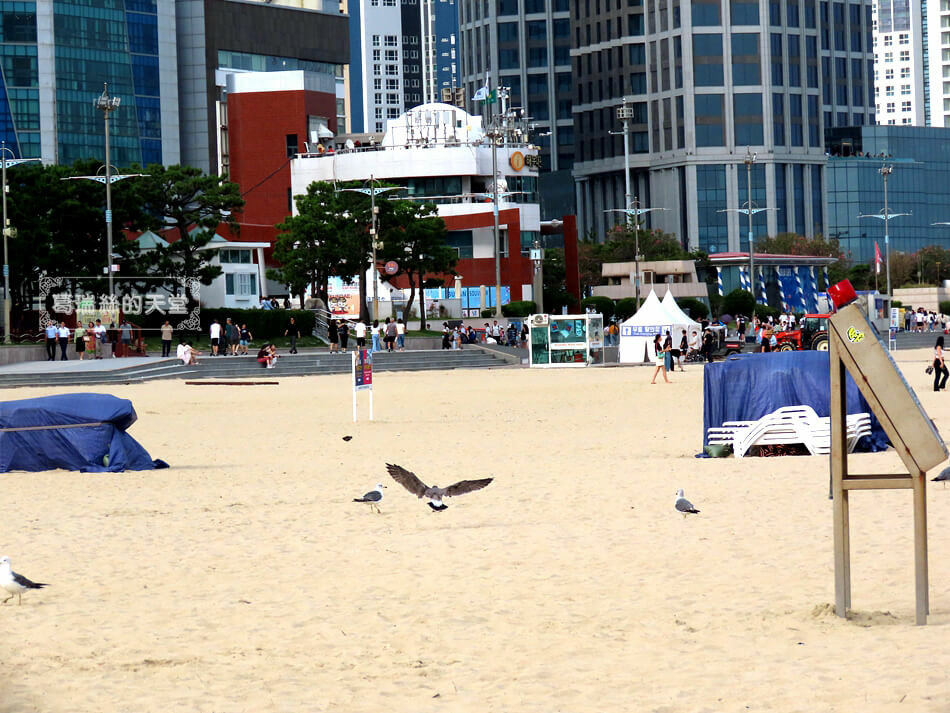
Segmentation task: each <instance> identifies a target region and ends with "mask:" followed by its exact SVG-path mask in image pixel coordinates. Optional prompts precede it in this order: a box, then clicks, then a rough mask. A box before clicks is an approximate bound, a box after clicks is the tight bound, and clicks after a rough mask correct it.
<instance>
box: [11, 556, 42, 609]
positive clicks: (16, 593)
mask: <svg viewBox="0 0 950 713" xmlns="http://www.w3.org/2000/svg"><path fill="white" fill-rule="evenodd" d="M46 586H48V585H46V584H40V583H39V582H31V581H30V580H28V579H27V578H26V577H24V576H23V575H22V574H17V573H16V572H14V571H13V570H12V569H10V558H9V557H7V556H6V555H4V556H3V557H0V589H3V590H4V591H6V592H8V593H9V594H10V596H9V597H7V598H6V599H4V600H3V601H2V602H0V604H6V603H7V602H8V601H10V600H11V599H13V597H17V606H19V605H20V604H22V603H23V592H25V591H26V590H27V589H42V588H43V587H46Z"/></svg>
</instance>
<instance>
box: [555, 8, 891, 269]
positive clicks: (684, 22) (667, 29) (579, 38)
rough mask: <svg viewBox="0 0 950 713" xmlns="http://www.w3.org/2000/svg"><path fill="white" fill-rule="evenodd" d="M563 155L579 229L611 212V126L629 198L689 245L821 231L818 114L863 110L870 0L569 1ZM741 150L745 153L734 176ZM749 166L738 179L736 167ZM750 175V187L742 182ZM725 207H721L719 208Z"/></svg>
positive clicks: (830, 120) (614, 165)
mask: <svg viewBox="0 0 950 713" xmlns="http://www.w3.org/2000/svg"><path fill="white" fill-rule="evenodd" d="M572 7H573V13H572V31H573V34H574V49H573V50H572V52H571V54H572V59H573V61H574V78H575V82H576V89H575V97H574V128H575V136H576V139H575V162H574V177H575V179H576V180H577V189H576V190H577V206H578V221H579V223H580V229H581V231H582V232H585V233H586V232H589V231H592V232H593V233H594V234H595V235H597V236H603V234H604V231H605V230H606V229H607V228H608V227H609V226H610V225H612V224H614V223H616V222H619V220H620V219H622V214H619V213H608V212H606V211H608V210H610V209H616V208H622V207H624V200H625V198H624V193H625V186H624V171H625V161H624V153H623V136H621V135H616V134H617V133H618V132H620V130H621V128H622V127H621V123H620V121H619V120H618V118H617V114H616V112H617V109H618V108H619V107H620V106H621V105H623V104H624V103H626V104H627V107H628V109H629V110H630V114H631V116H632V119H631V127H630V136H629V142H630V155H629V156H628V157H627V160H628V161H629V164H630V172H631V175H632V189H631V193H632V196H635V197H637V198H639V200H640V203H641V205H642V206H645V207H651V208H666V209H667V210H666V211H664V212H656V213H651V214H650V219H651V220H650V223H651V224H652V226H653V227H657V228H660V229H662V230H665V231H667V232H670V233H674V234H676V235H677V236H679V237H680V239H681V241H682V243H683V244H684V246H686V247H688V248H689V249H695V248H699V249H702V250H705V251H707V252H710V253H713V252H723V251H736V250H747V249H748V227H747V218H746V216H745V215H741V214H739V213H737V212H735V209H737V208H741V207H742V206H743V204H745V203H746V202H747V201H748V200H749V198H750V197H751V200H752V201H753V207H755V208H766V209H767V210H764V211H762V212H760V213H757V214H756V215H755V218H754V225H753V234H754V235H755V236H764V235H766V234H768V235H775V234H777V233H781V232H786V231H794V232H798V233H801V234H804V235H809V236H810V235H814V234H816V233H820V232H823V228H824V225H825V217H824V212H823V207H824V201H823V193H824V188H825V177H824V171H823V167H824V165H825V159H826V157H825V146H824V141H823V130H824V128H825V127H829V126H844V125H862V124H865V123H873V122H874V118H875V117H874V109H873V106H874V92H873V79H872V77H873V52H872V29H871V3H870V2H869V1H868V0H862V1H861V2H826V1H824V0H731V1H730V2H725V1H723V0H626V2H623V3H621V4H620V5H619V6H618V5H617V4H616V3H612V2H610V1H609V0H578V2H576V3H574V5H573V6H572ZM747 150H750V151H751V152H752V153H754V154H755V156H756V160H755V163H754V164H752V167H751V175H749V173H747V168H746V165H745V162H744V158H745V156H746V152H747ZM750 179H751V180H750ZM749 184H751V185H749ZM727 209H732V212H722V211H724V210H727Z"/></svg>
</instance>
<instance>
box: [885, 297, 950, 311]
mask: <svg viewBox="0 0 950 713" xmlns="http://www.w3.org/2000/svg"><path fill="white" fill-rule="evenodd" d="M947 304H950V302H948V303H947ZM903 306H904V303H903V302H901V301H900V300H891V307H903ZM944 314H947V313H946V312H945V313H944Z"/></svg>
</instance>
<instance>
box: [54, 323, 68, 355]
mask: <svg viewBox="0 0 950 713" xmlns="http://www.w3.org/2000/svg"><path fill="white" fill-rule="evenodd" d="M56 336H57V337H58V338H59V351H60V352H61V353H62V356H60V358H59V360H60V361H69V357H67V356H66V350H67V349H68V348H69V327H67V326H66V323H65V322H60V323H59V329H58V330H57V331H56Z"/></svg>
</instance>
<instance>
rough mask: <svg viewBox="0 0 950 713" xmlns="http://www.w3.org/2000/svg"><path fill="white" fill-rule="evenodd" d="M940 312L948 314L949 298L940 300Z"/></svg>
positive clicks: (949, 312) (949, 311)
mask: <svg viewBox="0 0 950 713" xmlns="http://www.w3.org/2000/svg"><path fill="white" fill-rule="evenodd" d="M940 314H950V300H941V301H940Z"/></svg>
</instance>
